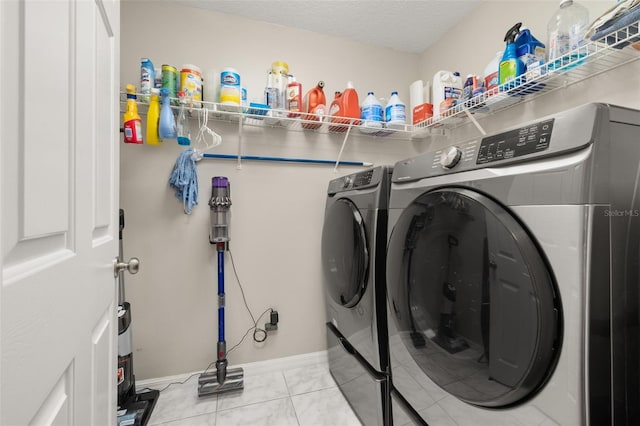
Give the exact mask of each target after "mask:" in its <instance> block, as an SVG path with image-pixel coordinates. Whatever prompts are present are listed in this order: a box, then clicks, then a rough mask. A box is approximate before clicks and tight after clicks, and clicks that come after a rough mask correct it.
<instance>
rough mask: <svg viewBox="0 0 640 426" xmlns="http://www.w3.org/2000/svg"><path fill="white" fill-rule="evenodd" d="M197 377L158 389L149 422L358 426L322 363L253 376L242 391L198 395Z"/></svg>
mask: <svg viewBox="0 0 640 426" xmlns="http://www.w3.org/2000/svg"><path fill="white" fill-rule="evenodd" d="M197 380H198V379H197V376H196V377H193V378H191V379H190V380H189V381H187V382H186V383H184V384H181V385H172V386H170V387H169V388H167V389H166V390H164V391H162V393H161V394H160V398H159V399H158V403H157V404H156V407H155V409H154V411H153V413H152V415H151V419H150V420H149V426H152V425H164V426H178V425H180V426H234V425H243V426H246V425H251V426H261V425H264V426H289V425H291V426H324V425H326V426H336V425H340V426H360V425H361V423H360V422H359V421H358V418H357V417H356V415H355V414H354V413H353V411H352V410H351V407H350V406H349V404H348V403H347V401H346V400H345V399H344V397H343V396H342V393H341V392H340V390H339V389H338V387H337V386H336V384H335V382H334V380H333V378H332V377H331V374H330V373H329V366H328V364H327V363H326V362H320V363H317V364H313V365H309V366H305V367H298V368H292V369H289V370H283V371H275V372H269V373H263V374H251V373H250V371H249V372H248V371H246V370H245V377H244V390H243V391H242V392H236V393H227V394H220V395H217V396H215V395H214V396H210V397H206V398H198V392H197Z"/></svg>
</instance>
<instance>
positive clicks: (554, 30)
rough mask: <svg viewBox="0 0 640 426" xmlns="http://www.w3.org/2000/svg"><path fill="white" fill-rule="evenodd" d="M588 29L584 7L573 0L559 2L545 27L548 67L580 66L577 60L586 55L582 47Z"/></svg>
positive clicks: (567, 67)
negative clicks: (557, 7)
mask: <svg viewBox="0 0 640 426" xmlns="http://www.w3.org/2000/svg"><path fill="white" fill-rule="evenodd" d="M588 27H589V11H588V10H587V9H586V8H585V7H584V6H581V5H580V4H578V3H575V2H574V1H573V0H561V1H560V8H559V9H558V10H557V11H556V13H555V14H554V15H553V16H552V17H551V20H549V24H548V25H547V35H548V37H549V38H548V43H547V47H548V54H549V62H550V64H549V67H551V68H560V67H564V68H565V69H571V68H573V67H575V66H577V65H579V64H580V61H579V59H580V58H582V57H584V56H586V54H587V52H586V49H584V48H583V47H584V45H585V44H586V43H587V41H586V40H585V39H584V36H585V34H586V32H587V29H588ZM565 55H567V56H565ZM563 57H564V58H563ZM561 58H563V59H561Z"/></svg>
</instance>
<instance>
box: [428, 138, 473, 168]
mask: <svg viewBox="0 0 640 426" xmlns="http://www.w3.org/2000/svg"><path fill="white" fill-rule="evenodd" d="M477 148H478V141H477V140H472V141H469V142H465V143H461V144H458V145H455V146H448V147H446V148H443V149H440V150H438V151H436V152H435V153H434V154H433V158H432V162H431V169H432V170H439V171H447V170H455V169H458V168H460V167H463V165H465V164H467V163H470V164H473V162H474V160H475V158H476V149H477Z"/></svg>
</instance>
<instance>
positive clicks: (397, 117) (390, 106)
mask: <svg viewBox="0 0 640 426" xmlns="http://www.w3.org/2000/svg"><path fill="white" fill-rule="evenodd" d="M406 119H407V113H406V106H405V104H404V102H402V101H401V100H400V97H399V96H398V92H391V97H390V98H389V102H387V106H386V107H385V108H384V121H385V124H386V127H387V128H390V129H391V128H394V127H397V128H399V129H402V128H403V127H404V124H405V123H406Z"/></svg>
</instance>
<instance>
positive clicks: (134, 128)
mask: <svg viewBox="0 0 640 426" xmlns="http://www.w3.org/2000/svg"><path fill="white" fill-rule="evenodd" d="M126 90H127V107H126V108H127V109H126V111H125V113H124V117H123V121H124V141H125V142H126V143H142V142H143V141H142V124H141V123H142V121H141V120H140V115H139V114H138V105H137V104H136V87H135V86H134V85H133V84H127V86H126Z"/></svg>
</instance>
